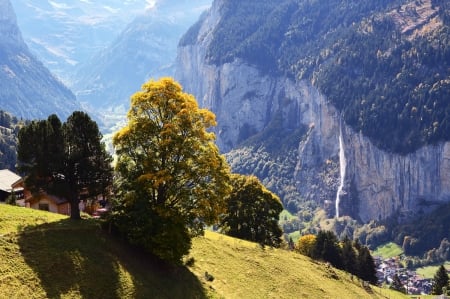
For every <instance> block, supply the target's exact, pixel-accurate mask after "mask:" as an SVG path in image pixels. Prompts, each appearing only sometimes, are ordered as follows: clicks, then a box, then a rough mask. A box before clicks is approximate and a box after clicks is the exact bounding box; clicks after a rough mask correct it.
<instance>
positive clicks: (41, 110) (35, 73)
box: [0, 0, 80, 119]
mask: <svg viewBox="0 0 450 299" xmlns="http://www.w3.org/2000/svg"><path fill="white" fill-rule="evenodd" d="M0 45H1V46H0V66H1V69H0V107H1V109H2V110H5V111H8V112H11V113H12V114H14V115H15V116H17V117H21V118H26V119H34V118H47V117H48V115H50V114H53V113H56V114H58V115H59V116H60V117H61V118H65V117H67V116H68V115H69V114H70V113H71V112H72V111H74V110H79V109H80V106H79V105H78V102H77V101H76V99H75V96H74V94H73V93H72V92H71V91H70V90H69V89H67V88H66V87H65V86H64V85H63V84H62V83H61V82H60V81H59V80H57V79H56V78H55V77H54V76H53V75H52V74H51V73H50V71H49V70H48V69H47V68H46V67H45V66H44V65H43V64H42V63H41V62H40V61H39V60H37V59H36V57H35V56H34V55H32V54H31V53H30V51H29V49H28V47H27V45H26V44H25V43H24V41H23V38H22V35H21V32H20V30H19V28H18V26H17V22H16V16H15V13H14V10H13V7H12V6H11V3H10V1H9V0H0Z"/></svg>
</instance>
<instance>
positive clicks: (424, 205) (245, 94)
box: [176, 1, 450, 222]
mask: <svg viewBox="0 0 450 299" xmlns="http://www.w3.org/2000/svg"><path fill="white" fill-rule="evenodd" d="M221 9H222V1H215V2H214V4H213V6H212V7H211V9H210V10H209V12H208V14H207V15H206V16H205V17H204V18H203V19H202V20H201V22H200V23H199V24H197V27H196V31H195V33H196V34H195V36H194V37H192V36H191V39H190V42H185V43H183V44H182V45H181V46H180V47H179V50H178V59H177V75H176V77H177V80H179V81H180V82H181V83H182V85H183V86H184V88H185V90H186V91H187V92H189V93H192V94H194V96H195V97H196V98H197V100H198V101H199V103H200V105H201V106H203V107H206V108H209V109H210V110H212V111H213V112H214V113H215V114H216V116H217V122H218V126H217V127H216V134H217V143H218V145H219V147H220V148H221V150H222V151H223V152H229V151H232V150H235V149H236V148H237V147H239V145H240V144H241V143H242V142H243V141H245V140H248V139H249V138H251V137H252V136H255V135H257V134H258V133H260V132H262V131H263V130H264V129H265V128H267V126H268V125H269V124H270V123H271V122H272V121H273V119H274V118H275V117H277V116H279V115H281V117H282V126H283V129H285V131H289V130H295V129H297V128H300V127H305V128H307V129H306V130H305V132H306V134H304V135H303V136H302V137H301V138H299V140H298V141H297V145H298V146H297V147H296V149H295V152H296V156H295V159H296V161H295V163H296V165H295V167H293V168H292V171H291V173H289V174H288V175H287V176H289V177H291V178H293V179H292V180H291V182H293V184H294V185H295V188H296V189H297V191H298V193H299V195H300V197H302V198H303V199H314V200H316V201H318V202H319V203H320V204H321V205H323V206H325V207H327V208H328V210H329V211H330V215H332V216H333V215H336V208H337V209H338V214H339V216H343V215H350V216H352V217H354V218H356V219H360V220H361V221H363V222H368V221H370V220H371V219H377V220H379V219H385V218H388V217H390V216H392V215H409V214H411V213H412V214H414V213H420V212H422V211H426V210H427V209H428V208H430V207H432V206H433V205H434V204H435V203H439V202H444V201H450V144H449V143H446V144H440V145H437V146H429V147H425V148H422V149H420V150H419V151H417V152H415V153H413V154H409V155H406V156H401V155H397V154H391V153H388V152H384V151H382V150H380V149H378V148H376V147H375V146H373V145H372V143H371V142H370V140H369V139H367V138H365V137H364V136H362V135H361V134H359V133H357V132H353V131H352V129H351V128H349V127H348V126H346V125H345V123H343V122H342V121H341V117H340V115H339V113H338V112H337V110H336V109H335V108H334V107H333V106H332V105H331V104H329V103H328V102H327V99H326V98H325V97H324V96H323V95H322V94H321V93H320V92H319V91H318V90H317V89H316V88H315V87H314V86H313V85H312V84H311V82H309V81H306V80H302V81H298V82H296V81H293V80H292V79H290V78H288V77H284V76H282V75H274V74H270V73H269V74H267V73H262V72H260V71H259V70H258V69H257V68H255V67H253V66H251V65H249V64H248V63H246V62H245V61H243V60H240V59H235V60H233V61H232V62H229V63H224V64H220V65H214V64H209V63H208V59H207V57H206V53H207V49H208V46H209V43H210V42H211V37H212V35H213V34H214V31H215V29H216V26H217V24H218V23H219V21H220V18H221ZM191 34H192V32H191ZM340 134H341V137H342V138H341V141H342V142H341V143H340V142H339V140H340V139H339V137H340ZM340 150H343V154H344V155H339V151H340ZM343 156H344V157H345V162H346V163H345V164H342V163H343V162H344V161H343ZM241 163H244V161H241ZM340 163H341V165H340ZM339 166H342V167H339ZM342 170H345V171H342ZM341 174H344V175H345V177H343V179H342V183H343V184H342V186H341V188H340V181H341V180H340V175H341ZM261 179H262V180H264V179H265V178H264V177H263V178H261ZM338 189H342V191H341V192H340V193H339V194H338V196H337V191H338ZM330 207H331V208H330Z"/></svg>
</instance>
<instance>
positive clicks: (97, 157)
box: [17, 111, 112, 219]
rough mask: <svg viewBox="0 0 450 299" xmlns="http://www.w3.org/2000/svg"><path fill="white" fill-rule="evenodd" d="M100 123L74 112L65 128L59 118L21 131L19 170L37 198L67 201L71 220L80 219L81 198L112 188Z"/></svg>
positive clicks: (81, 113) (32, 123)
mask: <svg viewBox="0 0 450 299" xmlns="http://www.w3.org/2000/svg"><path fill="white" fill-rule="evenodd" d="M101 140H102V135H101V133H100V131H99V129H98V126H97V123H96V122H95V121H93V120H92V119H91V118H90V117H89V115H88V114H86V113H85V112H81V111H75V112H74V113H72V115H70V116H69V118H68V119H67V121H66V122H65V123H64V124H62V123H61V121H60V120H59V118H58V117H57V116H56V115H51V116H49V117H48V119H47V120H38V121H33V122H31V123H30V124H28V125H26V126H24V127H23V128H22V129H21V130H20V131H19V143H18V151H17V152H18V154H17V155H18V169H19V171H20V172H21V173H23V174H24V175H25V185H26V187H27V188H29V189H30V190H31V191H32V193H33V195H34V196H39V194H40V193H41V192H46V193H48V194H53V195H57V196H61V197H64V198H66V199H67V200H68V201H69V202H70V206H71V209H70V211H71V215H70V216H71V218H72V219H80V209H79V202H80V199H81V197H82V196H85V197H95V196H97V195H100V194H105V192H106V189H107V188H108V187H109V186H110V185H111V184H112V167H111V161H112V159H111V156H110V155H109V153H108V152H107V151H106V149H105V145H104V143H103V142H102V141H101Z"/></svg>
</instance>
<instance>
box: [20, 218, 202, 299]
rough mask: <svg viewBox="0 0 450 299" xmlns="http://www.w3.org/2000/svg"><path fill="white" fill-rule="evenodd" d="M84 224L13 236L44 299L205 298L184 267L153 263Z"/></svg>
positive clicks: (39, 228)
mask: <svg viewBox="0 0 450 299" xmlns="http://www.w3.org/2000/svg"><path fill="white" fill-rule="evenodd" d="M83 221H86V220H81V221H72V220H69V219H67V220H61V221H59V222H54V223H47V224H43V225H39V226H32V227H25V228H24V229H23V231H22V233H20V234H19V235H18V243H19V246H20V251H21V253H22V256H23V257H24V259H25V262H26V263H27V264H28V265H29V266H30V268H31V269H32V270H33V271H34V273H36V276H37V277H38V278H39V279H40V285H41V286H42V288H43V289H44V290H45V292H46V293H47V297H48V298H61V297H63V296H65V295H69V296H72V297H79V298H200V299H201V298H207V295H206V293H205V290H204V288H203V286H202V284H201V282H200V281H199V280H198V278H197V277H196V276H195V275H193V274H192V273H191V272H190V271H189V270H188V269H186V268H185V267H172V266H168V265H165V264H163V263H161V262H158V261H157V260H155V259H154V258H151V257H149V256H148V255H146V254H143V253H140V252H138V251H136V250H134V249H132V248H130V247H129V246H127V245H125V244H122V243H121V242H119V241H118V240H116V239H113V238H112V237H110V236H109V235H107V234H105V233H104V232H103V231H102V230H101V229H100V228H99V227H98V226H93V225H84V224H81V223H82V222H83ZM33 284H35V282H33Z"/></svg>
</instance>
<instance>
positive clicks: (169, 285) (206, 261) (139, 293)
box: [0, 205, 407, 299]
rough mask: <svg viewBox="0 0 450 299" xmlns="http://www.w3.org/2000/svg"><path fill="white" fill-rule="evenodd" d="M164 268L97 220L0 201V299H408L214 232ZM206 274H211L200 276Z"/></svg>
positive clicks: (297, 257) (305, 260)
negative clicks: (177, 263)
mask: <svg viewBox="0 0 450 299" xmlns="http://www.w3.org/2000/svg"><path fill="white" fill-rule="evenodd" d="M186 259H187V260H188V259H190V260H191V261H192V260H193V261H194V262H193V265H192V266H191V267H190V268H185V267H177V268H173V267H167V266H165V265H162V264H161V263H158V262H156V261H155V260H153V259H151V258H149V257H148V256H146V255H143V254H141V253H139V252H137V251H135V250H133V249H130V248H129V247H127V246H124V245H122V244H121V243H120V242H117V241H115V240H114V239H112V238H110V237H109V236H108V235H107V234H106V233H104V232H102V231H101V230H100V228H99V226H98V224H97V223H96V222H95V221H91V220H86V219H85V220H82V221H71V220H69V219H67V218H66V217H63V216H59V215H55V214H51V213H46V212H40V211H35V210H30V209H24V208H17V207H11V206H5V205H0V298H1V299H3V298H249V299H251V298H258V299H259V298H350V299H351V298H407V297H403V296H402V295H400V294H398V293H395V292H389V293H388V291H387V290H380V289H375V288H366V289H365V288H363V287H361V283H360V282H359V281H357V280H356V278H354V279H353V280H352V279H351V277H350V276H349V275H348V274H346V273H344V272H340V271H337V270H334V269H332V268H330V267H327V266H326V265H324V264H322V263H316V262H313V261H311V260H309V259H308V258H306V257H303V256H301V255H299V254H295V253H293V252H287V251H284V250H275V249H270V248H265V249H262V248H261V247H259V246H258V245H257V244H254V243H251V242H246V241H242V240H237V239H234V238H230V237H226V236H223V235H219V234H216V233H212V232H207V233H206V235H205V237H200V238H196V239H194V241H193V248H192V250H191V254H190V256H189V257H187V258H186ZM205 272H208V273H209V275H212V276H213V277H214V279H213V281H207V280H206V279H205Z"/></svg>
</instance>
